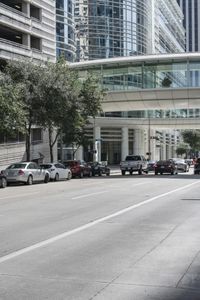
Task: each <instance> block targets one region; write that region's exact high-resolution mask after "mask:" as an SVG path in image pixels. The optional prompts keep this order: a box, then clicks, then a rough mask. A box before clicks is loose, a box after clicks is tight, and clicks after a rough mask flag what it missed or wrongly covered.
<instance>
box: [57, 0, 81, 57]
mask: <svg viewBox="0 0 200 300" xmlns="http://www.w3.org/2000/svg"><path fill="white" fill-rule="evenodd" d="M56 52H57V53H56V54H57V57H59V56H63V57H64V58H65V59H66V60H67V61H70V62H73V61H74V59H75V52H76V48H75V23H74V2H73V0H56Z"/></svg>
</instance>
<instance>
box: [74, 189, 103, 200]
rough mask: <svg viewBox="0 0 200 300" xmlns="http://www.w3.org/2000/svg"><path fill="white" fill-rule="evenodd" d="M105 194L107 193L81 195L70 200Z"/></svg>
mask: <svg viewBox="0 0 200 300" xmlns="http://www.w3.org/2000/svg"><path fill="white" fill-rule="evenodd" d="M107 192H108V191H102V192H96V193H91V194H86V195H81V196H77V197H73V198H72V200H75V199H81V198H86V197H90V196H94V195H99V194H103V193H107Z"/></svg>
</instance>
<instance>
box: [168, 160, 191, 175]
mask: <svg viewBox="0 0 200 300" xmlns="http://www.w3.org/2000/svg"><path fill="white" fill-rule="evenodd" d="M172 159H173V161H174V162H175V164H176V166H177V169H178V171H182V172H189V169H190V167H189V165H188V163H186V162H185V160H184V159H182V158H172Z"/></svg>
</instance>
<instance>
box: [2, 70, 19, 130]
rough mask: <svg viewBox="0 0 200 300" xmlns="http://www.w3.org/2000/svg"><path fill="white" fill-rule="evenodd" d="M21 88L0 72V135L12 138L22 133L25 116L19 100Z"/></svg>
mask: <svg viewBox="0 0 200 300" xmlns="http://www.w3.org/2000/svg"><path fill="white" fill-rule="evenodd" d="M20 93H21V86H20V85H16V84H15V83H14V82H13V81H12V79H11V78H10V77H9V76H8V75H6V74H4V73H2V72H0V134H1V135H9V136H12V135H14V134H15V133H16V132H21V133H23V132H24V122H25V116H24V113H23V109H24V106H23V102H22V101H21V98H20Z"/></svg>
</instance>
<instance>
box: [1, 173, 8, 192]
mask: <svg viewBox="0 0 200 300" xmlns="http://www.w3.org/2000/svg"><path fill="white" fill-rule="evenodd" d="M6 186H7V179H6V175H5V174H4V173H3V172H1V173H0V188H5V187H6Z"/></svg>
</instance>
